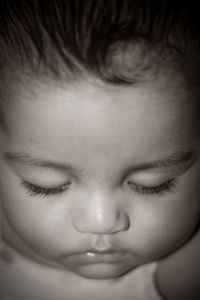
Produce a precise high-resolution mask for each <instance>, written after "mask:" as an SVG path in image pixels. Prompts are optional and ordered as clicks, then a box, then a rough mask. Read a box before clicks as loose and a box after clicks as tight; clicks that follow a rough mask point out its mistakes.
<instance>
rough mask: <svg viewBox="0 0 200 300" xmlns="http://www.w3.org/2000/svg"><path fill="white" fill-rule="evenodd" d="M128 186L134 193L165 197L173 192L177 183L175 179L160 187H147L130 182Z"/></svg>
mask: <svg viewBox="0 0 200 300" xmlns="http://www.w3.org/2000/svg"><path fill="white" fill-rule="evenodd" d="M128 185H129V186H130V188H131V189H132V190H133V191H134V192H136V193H138V194H143V195H156V196H164V195H165V194H167V193H170V192H172V191H173V189H174V187H175V185H176V182H175V179H171V180H169V181H167V182H164V183H162V184H160V185H157V186H150V187H147V186H143V185H139V184H135V183H133V182H131V181H128Z"/></svg>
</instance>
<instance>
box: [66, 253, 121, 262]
mask: <svg viewBox="0 0 200 300" xmlns="http://www.w3.org/2000/svg"><path fill="white" fill-rule="evenodd" d="M125 256H126V255H125V253H124V252H121V251H116V252H112V253H94V252H85V253H80V254H74V255H70V256H68V257H66V258H65V259H64V260H65V262H68V263H70V264H71V263H73V264H80V265H89V264H100V263H104V264H106V263H108V264H114V263H118V262H120V261H122V260H124V259H125Z"/></svg>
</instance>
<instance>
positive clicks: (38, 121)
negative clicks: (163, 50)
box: [0, 70, 200, 300]
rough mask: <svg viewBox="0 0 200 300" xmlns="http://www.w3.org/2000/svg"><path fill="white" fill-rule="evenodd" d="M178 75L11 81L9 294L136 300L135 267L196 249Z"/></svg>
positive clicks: (5, 222) (186, 110)
mask: <svg viewBox="0 0 200 300" xmlns="http://www.w3.org/2000/svg"><path fill="white" fill-rule="evenodd" d="M174 76H175V75H174V73H173V71H169V70H168V71H166V70H160V73H159V76H158V78H157V79H156V80H155V78H152V79H151V78H149V80H148V81H147V82H145V83H143V84H138V85H135V86H123V87H122V86H116V85H115V86H114V85H111V84H105V83H103V82H101V81H100V80H94V79H93V80H92V79H88V80H87V81H86V80H85V81H80V80H79V81H76V82H73V83H70V84H69V83H58V82H55V81H53V80H52V79H49V78H34V77H31V78H30V77H26V76H25V75H22V74H18V73H17V72H16V73H15V74H13V78H10V79H9V82H7V85H5V86H4V87H3V92H4V97H6V99H7V107H6V111H5V119H6V130H5V129H1V132H0V134H1V136H0V141H1V149H0V151H1V152H0V154H1V156H0V168H1V177H0V191H1V194H0V196H1V224H2V227H1V230H2V238H3V239H4V241H5V242H6V243H7V245H9V248H8V249H7V250H9V252H8V253H7V251H4V250H2V251H1V254H2V255H1V256H2V258H1V275H0V276H1V285H2V286H1V289H2V295H3V293H4V295H7V297H8V296H9V297H11V299H12V297H14V299H20V300H22V299H26V300H27V299H30V300H32V299H33V300H36V299H37V300H40V299H41V300H42V299H45V300H46V299H48V300H49V299H52V300H54V299H56V300H68V299H69V300H84V299H87V300H88V299H89V300H100V299H101V300H104V299H105V300H106V299H115V300H119V299H126V300H132V299H134V291H133V290H132V280H133V274H134V271H135V269H136V268H137V267H138V266H140V265H143V264H146V263H149V262H153V261H157V260H160V259H162V258H163V257H165V256H167V255H169V254H170V253H172V252H173V251H175V250H176V249H178V248H179V247H181V246H182V245H183V244H185V243H186V242H187V241H188V240H189V239H190V237H191V235H192V233H193V231H194V230H195V228H196V226H197V224H198V220H199V210H200V199H199V194H200V185H199V178H200V177H199V175H200V158H199V141H198V136H197V118H198V116H197V109H196V105H195V104H194V103H195V99H196V95H195V94H193V93H192V92H191V91H188V87H187V86H186V85H185V82H184V81H183V80H182V78H181V77H180V78H179V77H178V78H177V75H176V82H175V81H174V80H173V78H174ZM2 248H3V246H2ZM163 266H164V265H163ZM165 270H167V267H165V268H164V267H163V268H160V270H159V272H158V275H159V274H160V275H159V276H160V278H161V280H160V281H159V280H158V282H160V285H161V288H162V289H163V291H164V292H165V288H163V282H164V280H163V278H164V274H165ZM168 271H169V270H168ZM172 296H173V295H172ZM2 297H3V296H2ZM170 297H171V296H170ZM145 300H146V299H145ZM169 300H170V298H169ZM172 300H173V299H172Z"/></svg>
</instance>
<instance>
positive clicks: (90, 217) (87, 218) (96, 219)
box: [74, 190, 129, 234]
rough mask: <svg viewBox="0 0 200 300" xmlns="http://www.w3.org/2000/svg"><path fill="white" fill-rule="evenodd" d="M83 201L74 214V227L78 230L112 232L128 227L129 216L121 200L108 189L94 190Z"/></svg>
mask: <svg viewBox="0 0 200 300" xmlns="http://www.w3.org/2000/svg"><path fill="white" fill-rule="evenodd" d="M83 202H84V204H83V203H82V205H80V207H79V209H78V211H77V213H76V215H75V216H74V227H75V228H76V230H77V231H79V232H82V233H84V232H85V233H92V234H112V233H115V232H118V231H123V230H126V229H127V227H128V224H129V221H128V216H127V215H126V213H125V211H124V210H123V209H122V207H121V205H120V203H119V201H117V199H114V197H112V196H111V194H110V193H108V192H107V191H105V190H104V191H94V192H93V193H91V194H90V195H88V196H87V199H86V201H83Z"/></svg>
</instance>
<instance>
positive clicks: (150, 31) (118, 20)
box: [0, 0, 200, 83]
mask: <svg viewBox="0 0 200 300" xmlns="http://www.w3.org/2000/svg"><path fill="white" fill-rule="evenodd" d="M191 2H192V1H191V0H190V1H184V0H182V1H181V0H180V1H173V0H172V1H169V0H168V1H167V0H148V1H147V0H48V1H47V0H44V1H40V0H8V1H7V0H2V1H1V2H0V12H1V16H0V47H1V54H0V64H1V68H2V70H3V69H5V68H9V67H11V66H12V65H13V64H15V65H17V66H19V65H21V66H23V67H25V66H29V68H31V69H32V70H34V71H35V72H39V70H41V69H46V70H48V71H50V72H52V74H54V75H55V76H61V75H63V74H65V75H67V76H72V77H74V76H75V77H77V76H78V77H79V76H85V74H87V75H92V76H96V77H98V78H101V79H102V80H103V81H106V82H111V83H134V82H137V81H138V80H140V78H141V77H142V76H143V77H144V76H145V73H146V72H147V70H150V69H152V62H153V61H154V62H153V64H154V65H156V57H157V64H158V65H159V64H162V63H164V64H166V66H167V64H172V65H173V64H174V65H177V64H178V65H179V67H180V66H181V68H182V70H183V72H184V70H186V73H187V72H189V71H191V70H192V72H193V73H195V72H196V71H194V70H197V69H199V62H198V57H199V50H200V47H199V46H200V38H199V23H198V16H197V15H196V14H195V6H193V5H194V3H191ZM197 11H198V10H197ZM155 53H156V55H155ZM158 57H159V59H158ZM166 58H169V59H166ZM195 74H196V73H195Z"/></svg>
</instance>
